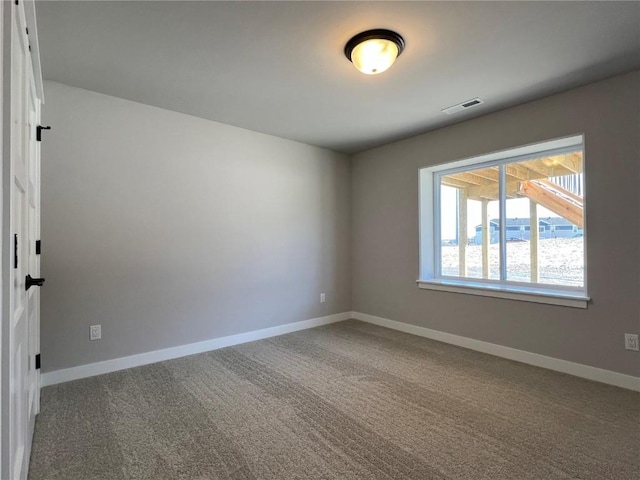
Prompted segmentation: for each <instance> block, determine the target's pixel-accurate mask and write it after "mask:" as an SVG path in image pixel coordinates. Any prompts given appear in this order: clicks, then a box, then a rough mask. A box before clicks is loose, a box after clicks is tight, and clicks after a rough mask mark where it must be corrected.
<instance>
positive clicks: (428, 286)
mask: <svg viewBox="0 0 640 480" xmlns="http://www.w3.org/2000/svg"><path fill="white" fill-rule="evenodd" d="M417 283H418V286H419V287H420V288H421V289H425V290H438V291H441V292H453V293H466V294H468V295H480V296H483V297H494V298H507V299H509V300H520V301H523V302H534V303H546V304H549V305H560V306H563V307H573V308H587V304H588V302H589V300H591V298H590V297H585V296H584V295H582V294H581V293H573V292H565V291H559V290H546V289H540V288H527V287H519V286H518V287H516V286H510V285H509V286H507V285H489V284H484V283H479V282H478V283H474V282H460V281H456V280H418V281H417Z"/></svg>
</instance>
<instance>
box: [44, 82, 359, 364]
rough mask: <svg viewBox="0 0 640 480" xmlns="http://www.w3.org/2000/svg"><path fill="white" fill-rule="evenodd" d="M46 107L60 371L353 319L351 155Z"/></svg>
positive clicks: (110, 101) (48, 262)
mask: <svg viewBox="0 0 640 480" xmlns="http://www.w3.org/2000/svg"><path fill="white" fill-rule="evenodd" d="M45 97H46V103H45V105H44V107H43V123H44V124H46V125H51V126H52V127H53V130H52V131H51V132H50V133H48V134H46V136H45V138H46V140H45V142H44V143H43V148H42V185H43V186H42V213H43V217H42V241H43V256H42V273H43V275H44V277H46V279H47V282H46V287H44V288H43V289H42V320H41V324H42V331H41V339H42V340H41V342H42V345H41V347H42V357H43V370H44V371H45V372H46V371H51V370H57V369H60V368H66V367H71V366H76V365H82V364H86V363H92V362H97V361H101V360H106V359H111V358H116V357H122V356H127V355H132V354H136V353H141V352H146V351H151V350H156V349H161V348H166V347H171V346H177V345H181V344H188V343H192V342H198V341H202V340H206V339H210V338H215V337H220V336H225V335H231V334H236V333H241V332H247V331H251V330H256V329H261V328H266V327H270V326H275V325H280V324H285V323H290V322H296V321H300V320H305V319H309V318H315V317H319V316H324V315H329V314H334V313H339V312H344V311H348V310H350V308H351V278H350V258H349V257H350V217H349V214H350V208H349V205H350V178H349V177H350V168H349V159H348V157H346V156H345V155H341V154H337V153H333V152H330V151H327V150H322V149H319V148H315V147H310V146H307V145H303V144H300V143H296V142H292V141H288V140H282V139H279V138H275V137H270V136H268V135H263V134H259V133H254V132H250V131H247V130H243V129H240V128H235V127H231V126H227V125H222V124H219V123H215V122H210V121H206V120H202V119H198V118H195V117H190V116H187V115H182V114H178V113H174V112H170V111H167V110H162V109H158V108H154V107H149V106H145V105H141V104H137V103H134V102H130V101H126V100H122V99H118V98H114V97H109V96H106V95H101V94H97V93H93V92H88V91H86V90H81V89H77V88H73V87H69V86H65V85H62V84H58V83H53V82H46V84H45ZM321 292H325V293H326V294H327V302H326V303H324V304H320V303H319V296H320V293H321ZM93 324H101V325H102V336H103V338H102V340H101V341H94V342H90V341H89V325H93Z"/></svg>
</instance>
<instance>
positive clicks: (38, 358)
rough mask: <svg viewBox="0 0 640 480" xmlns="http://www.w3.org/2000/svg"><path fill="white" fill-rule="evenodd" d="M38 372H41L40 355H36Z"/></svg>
mask: <svg viewBox="0 0 640 480" xmlns="http://www.w3.org/2000/svg"><path fill="white" fill-rule="evenodd" d="M36 370H40V354H37V355H36Z"/></svg>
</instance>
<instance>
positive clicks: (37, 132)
mask: <svg viewBox="0 0 640 480" xmlns="http://www.w3.org/2000/svg"><path fill="white" fill-rule="evenodd" d="M42 130H51V127H50V126H46V127H43V126H42V125H38V128H37V131H36V140H37V141H39V142H41V141H42Z"/></svg>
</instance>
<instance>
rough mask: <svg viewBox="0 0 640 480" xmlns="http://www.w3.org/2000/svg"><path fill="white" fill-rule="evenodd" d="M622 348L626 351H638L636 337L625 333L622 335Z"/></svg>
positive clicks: (639, 347) (639, 348)
mask: <svg viewBox="0 0 640 480" xmlns="http://www.w3.org/2000/svg"><path fill="white" fill-rule="evenodd" d="M624 348H626V349H627V350H634V351H636V352H637V351H639V350H640V346H639V345H638V335H636V334H633V333H625V334H624Z"/></svg>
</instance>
